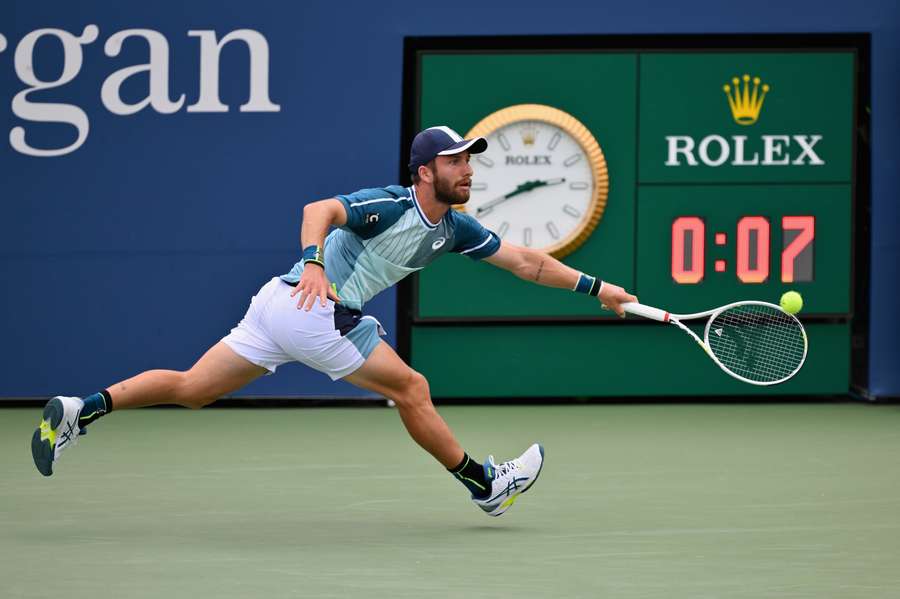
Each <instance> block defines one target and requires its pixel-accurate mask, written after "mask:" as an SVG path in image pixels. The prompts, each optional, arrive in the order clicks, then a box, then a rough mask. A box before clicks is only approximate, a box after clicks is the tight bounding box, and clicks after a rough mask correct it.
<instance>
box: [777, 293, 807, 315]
mask: <svg viewBox="0 0 900 599" xmlns="http://www.w3.org/2000/svg"><path fill="white" fill-rule="evenodd" d="M781 309H782V310H784V311H785V312H787V313H788V314H796V313H797V312H799V311H800V310H802V309H803V297H801V295H800V294H799V293H797V292H796V291H785V292H784V295H782V296H781Z"/></svg>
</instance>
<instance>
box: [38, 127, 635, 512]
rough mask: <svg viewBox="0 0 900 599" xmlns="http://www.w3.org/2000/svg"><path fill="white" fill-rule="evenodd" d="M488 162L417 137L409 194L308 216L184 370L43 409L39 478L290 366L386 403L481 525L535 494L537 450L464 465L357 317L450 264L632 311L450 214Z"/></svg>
mask: <svg viewBox="0 0 900 599" xmlns="http://www.w3.org/2000/svg"><path fill="white" fill-rule="evenodd" d="M485 149H487V140H486V139H484V138H483V137H478V138H475V139H463V138H462V137H460V136H459V135H458V134H457V133H456V132H454V131H453V130H452V129H450V128H448V127H432V128H429V129H425V130H424V131H422V132H420V133H419V134H418V135H416V137H415V139H414V140H413V144H412V150H411V161H410V164H409V168H410V173H411V175H412V181H413V184H412V186H411V187H401V186H396V185H392V186H388V187H384V188H375V189H363V190H361V191H357V192H355V193H352V194H349V195H340V196H337V197H335V198H331V199H326V200H321V201H317V202H313V203H311V204H309V205H307V206H306V207H305V208H304V209H303V223H302V227H301V233H300V239H301V244H302V247H303V256H302V259H301V260H300V261H299V262H297V263H296V264H295V265H294V267H293V268H292V269H291V270H290V272H288V273H286V274H283V275H281V276H279V277H274V278H273V279H272V280H270V281H269V282H267V283H266V284H265V285H263V286H262V288H261V289H260V290H259V291H258V292H257V294H256V295H255V296H254V297H253V299H252V300H251V302H250V307H249V308H248V310H247V313H246V314H245V315H244V318H243V319H242V320H241V321H240V323H239V324H238V325H237V326H236V327H235V328H233V329H232V330H231V332H230V333H229V334H228V335H227V336H225V338H223V339H222V340H221V341H220V342H219V343H217V344H215V345H214V346H213V347H212V348H210V349H209V351H207V352H206V353H205V354H204V355H203V356H202V357H201V358H200V359H199V361H197V363H196V364H194V366H193V367H192V368H191V369H190V370H188V371H185V372H178V371H173V370H150V371H147V372H143V373H141V374H139V375H137V376H135V377H133V378H130V379H127V380H125V381H122V382H119V383H116V384H115V385H112V386H111V387H108V388H107V389H104V390H102V391H100V392H99V393H95V394H93V395H91V396H89V397H86V398H84V399H81V398H78V397H63V396H58V397H54V398H53V399H51V400H50V401H49V402H47V404H46V406H45V407H44V411H43V415H42V418H41V422H40V425H39V427H38V428H37V429H36V430H35V431H34V434H33V437H32V442H31V450H32V455H33V457H34V463H35V465H36V466H37V469H38V470H39V471H40V472H41V474H43V475H45V476H50V475H51V474H52V473H53V467H54V464H55V463H56V461H57V460H58V459H59V457H60V454H61V453H62V452H63V451H64V450H66V449H68V448H69V447H72V446H73V445H74V444H75V442H76V441H77V439H78V436H79V434H80V433H83V432H84V431H85V427H86V426H87V425H89V424H90V423H91V422H93V421H94V420H96V419H98V418H100V417H101V416H103V415H105V414H108V413H109V412H111V411H112V410H113V409H116V410H124V409H128V408H138V407H142V406H152V405H157V404H173V403H174V404H180V405H182V406H187V407H190V408H201V407H203V406H205V405H208V404H210V403H212V402H214V401H215V400H216V399H217V398H219V397H221V396H223V395H226V394H228V393H231V392H233V391H235V390H237V389H240V388H241V387H243V386H244V385H246V384H248V383H249V382H251V381H253V380H254V379H256V378H257V377H259V376H262V375H264V374H270V373H274V372H275V370H276V369H277V368H278V367H279V366H280V365H282V364H285V363H287V362H292V361H297V362H302V363H303V364H306V365H307V366H310V367H311V368H314V369H316V370H318V371H320V372H323V373H325V374H327V375H328V376H330V377H331V378H332V379H333V380H337V379H344V380H345V381H348V382H350V383H353V384H354V385H356V386H358V387H361V388H363V389H366V390H369V391H374V392H375V393H378V394H381V395H383V396H384V397H387V398H389V399H392V400H393V401H394V402H395V403H396V405H397V408H398V410H399V412H400V418H401V419H402V420H403V424H404V425H405V426H406V430H407V431H408V432H409V434H410V435H411V436H412V438H413V439H414V440H415V441H416V442H417V443H418V444H419V445H421V446H422V448H424V449H425V450H426V451H428V452H429V453H430V454H431V455H432V456H434V457H435V459H437V460H438V461H439V462H440V463H441V464H443V465H444V467H446V468H447V469H448V470H449V471H450V472H451V473H452V474H453V476H455V477H456V478H457V480H459V481H460V482H461V483H462V484H463V485H465V486H466V488H467V489H468V490H469V491H470V492H471V496H472V501H474V502H475V504H476V505H477V506H478V507H480V508H481V509H482V510H484V511H485V512H487V513H488V514H489V515H491V516H499V515H501V514H502V513H504V512H505V511H506V510H507V509H508V508H509V507H510V506H511V505H512V504H513V502H514V501H515V500H516V499H517V498H518V496H519V495H520V494H521V493H524V492H525V491H526V490H528V489H529V488H530V487H531V485H533V484H534V482H535V481H536V480H537V478H538V475H539V474H540V472H541V467H542V466H543V461H544V450H543V448H542V447H541V446H540V445H538V444H536V443H535V444H534V445H532V446H531V447H529V448H528V449H527V450H526V451H525V453H523V454H522V455H521V456H519V457H518V458H516V459H513V460H510V461H507V462H503V463H501V464H497V463H495V462H494V459H493V457H492V456H488V458H487V460H486V461H484V462H483V463H479V462H478V461H476V460H473V459H472V458H471V457H470V456H469V455H468V454H467V453H466V452H465V451H463V449H462V447H460V445H459V443H458V442H457V440H456V438H455V437H454V436H453V433H452V432H451V431H450V428H449V427H448V426H447V424H446V423H445V422H444V420H443V419H442V418H441V416H440V415H439V414H438V413H437V411H436V410H435V408H434V405H432V402H431V395H430V392H429V389H428V381H427V380H426V379H425V377H424V376H422V375H421V374H420V373H418V372H416V371H415V370H413V369H412V368H410V367H409V366H408V365H406V364H405V363H404V362H403V361H402V360H401V359H400V357H399V356H398V355H397V354H396V352H394V350H393V349H392V348H391V346H390V345H388V344H387V343H385V342H384V341H383V340H381V339H380V336H382V335H384V330H383V329H382V327H381V324H380V323H379V322H378V321H377V320H376V319H375V318H373V317H372V316H364V315H363V314H362V312H361V310H362V308H363V305H364V304H365V302H366V301H368V300H369V299H371V298H372V297H374V296H375V295H376V294H378V293H379V292H380V291H382V290H384V289H386V288H388V287H390V286H391V285H394V284H395V283H396V282H397V281H399V280H400V279H402V278H403V277H405V276H407V275H409V274H410V273H413V272H415V271H417V270H420V269H422V268H424V267H425V266H427V265H428V264H430V263H431V262H432V261H434V260H435V259H436V258H438V257H440V256H441V255H442V254H445V253H447V252H456V253H459V254H463V255H465V256H468V257H469V258H472V259H474V260H486V261H487V262H489V263H490V264H493V265H495V266H498V267H500V268H503V269H505V270H508V271H510V272H512V273H513V274H515V275H516V276H518V277H520V278H522V279H525V280H528V281H532V282H535V283H538V284H540V285H546V286H549V287H560V288H563V289H569V290H573V291H575V292H578V293H584V294H587V295H591V296H594V297H596V298H598V299H599V300H600V302H601V303H602V305H603V306H604V307H608V308H609V309H612V310H614V311H616V313H618V314H619V315H623V311H622V308H621V306H620V304H621V303H623V302H629V301H636V298H635V297H634V296H633V295H630V294H628V293H626V292H625V291H624V290H623V289H622V288H620V287H617V286H616V285H613V284H611V283H607V282H602V281H600V280H599V279H597V278H595V277H593V276H590V275H587V274H584V273H581V272H578V271H576V270H573V269H572V268H569V267H568V266H565V265H564V264H562V263H561V262H559V261H558V260H555V259H554V258H552V257H550V256H549V255H547V254H545V253H542V252H539V251H536V250H532V249H528V248H524V247H517V246H514V245H511V244H509V243H507V242H505V241H501V240H500V239H499V238H498V236H497V235H496V234H495V233H493V232H491V231H488V230H487V229H485V228H484V227H482V226H481V224H479V223H478V221H477V220H475V219H474V218H473V217H471V216H469V215H467V214H465V213H462V212H457V211H455V210H451V206H452V205H453V204H464V203H465V202H467V201H468V199H469V191H470V189H471V184H472V168H471V166H470V165H469V157H470V155H471V154H477V153H480V152H484V151H485ZM332 227H334V229H333V230H331V232H330V233H329V230H330V229H332ZM326 236H327V237H326Z"/></svg>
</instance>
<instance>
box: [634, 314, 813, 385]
mask: <svg viewBox="0 0 900 599" xmlns="http://www.w3.org/2000/svg"><path fill="white" fill-rule="evenodd" d="M622 308H624V309H625V311H626V312H627V313H629V314H635V315H637V316H643V317H644V318H650V319H652V320H658V321H659V322H668V323H669V324H674V325H675V326H677V327H678V328H679V329H681V330H682V331H684V332H685V333H687V334H688V335H690V336H691V337H693V338H694V341H696V342H697V343H698V344H699V345H700V347H702V348H703V350H704V351H705V352H706V353H707V354H708V355H709V357H710V358H712V360H713V362H715V363H716V364H717V365H718V366H719V368H721V369H722V370H724V371H725V372H727V373H728V374H729V375H731V376H733V377H734V378H736V379H737V380H739V381H743V382H745V383H750V384H751V385H777V384H778V383H783V382H784V381H786V380H788V379H789V378H791V377H792V376H794V375H795V374H797V372H798V371H799V370H800V367H801V366H803V362H805V361H806V348H807V340H806V331H805V330H804V329H803V325H802V324H800V321H799V320H797V318H796V317H795V316H794V315H793V314H788V313H787V312H785V311H784V310H782V309H781V308H779V307H778V306H776V305H775V304H769V303H766V302H736V303H733V304H728V305H726V306H721V307H719V308H715V309H713V310H707V311H706V312H697V313H696V314H669V313H668V312H666V311H665V310H660V309H659V308H652V307H650V306H645V305H643V304H638V303H634V302H628V303H625V304H622ZM706 317H709V320H707V321H706V329H705V330H704V332H703V339H702V340H701V339H700V337H698V336H697V334H696V333H694V331H692V330H691V329H689V328H688V327H687V326H685V325H684V324H682V322H681V321H683V320H696V319H700V318H706Z"/></svg>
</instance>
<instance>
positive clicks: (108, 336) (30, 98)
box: [0, 0, 900, 397]
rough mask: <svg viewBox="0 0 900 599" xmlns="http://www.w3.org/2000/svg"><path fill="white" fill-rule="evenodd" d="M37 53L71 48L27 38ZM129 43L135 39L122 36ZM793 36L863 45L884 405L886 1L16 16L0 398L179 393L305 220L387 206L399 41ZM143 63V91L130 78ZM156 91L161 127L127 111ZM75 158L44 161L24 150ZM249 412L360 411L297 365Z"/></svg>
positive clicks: (889, 334)
mask: <svg viewBox="0 0 900 599" xmlns="http://www.w3.org/2000/svg"><path fill="white" fill-rule="evenodd" d="M90 26H94V27H90ZM42 29H55V30H61V31H65V32H68V33H67V34H64V33H62V32H61V31H57V32H56V33H54V32H46V33H44V34H43V35H39V34H34V33H32V32H35V31H37V30H42ZM127 30H141V31H142V33H130V34H129V33H125V34H119V35H116V34H117V33H118V32H122V31H127ZM238 30H253V31H255V32H258V34H259V35H258V36H257V37H254V36H253V34H251V33H245V34H243V35H244V36H245V38H244V39H247V40H248V41H249V42H250V43H249V47H253V48H254V51H255V53H251V52H249V51H248V43H244V42H241V41H237V42H232V43H229V44H228V45H226V46H224V47H223V49H222V51H221V55H220V56H219V59H220V62H221V75H220V79H219V81H218V87H219V99H220V103H221V104H222V105H226V106H227V107H228V110H227V112H213V111H211V110H213V108H211V107H214V105H215V104H216V102H215V99H214V98H212V97H206V98H204V97H203V96H202V95H201V89H202V88H203V86H204V78H203V77H202V76H201V72H202V71H203V69H201V66H203V67H204V69H205V71H203V72H205V73H206V76H207V77H209V76H210V74H211V73H212V72H213V71H214V69H212V68H211V67H210V64H209V63H206V64H203V65H201V55H202V49H203V48H204V44H206V46H205V47H206V50H209V49H210V46H209V44H213V45H214V42H215V41H221V40H222V38H223V37H224V36H225V35H227V34H229V33H230V32H235V31H238ZM807 31H808V32H871V33H872V184H873V185H872V187H873V188H872V212H873V231H872V281H871V285H872V293H871V362H870V387H871V391H872V393H874V394H876V395H900V368H898V366H900V334H898V333H900V317H898V314H897V310H896V306H897V303H898V300H897V297H898V292H900V283H898V281H900V240H898V233H900V202H898V198H900V173H898V169H897V167H896V164H897V156H900V110H898V109H897V107H898V106H900V78H898V76H897V74H898V73H900V8H898V5H897V3H896V2H894V1H893V0H873V1H870V2H864V3H860V2H849V1H840V2H837V1H830V2H829V1H821V0H819V1H815V2H813V1H807V0H802V1H801V0H794V1H781V2H757V3H754V4H752V5H743V4H727V3H722V2H719V1H711V0H690V1H682V2H677V3H673V2H668V1H664V0H639V1H633V2H628V3H621V2H607V1H601V2H587V1H585V2H572V1H566V0H560V1H557V2H553V3H546V2H535V1H532V0H521V1H518V2H514V3H512V2H510V3H507V2H496V3H489V2H481V3H466V2H457V3H450V4H447V3H437V2H393V3H391V2H389V3H384V2H379V3H372V2H334V3H333V2H303V3H300V2H298V3H288V2H266V1H259V0H257V1H256V2H246V1H241V2H238V1H231V0H219V1H216V2H196V1H195V2H189V3H176V2H155V3H149V2H148V3H123V2H112V1H108V2H107V1H103V2H101V1H94V2H81V3H71V2H59V1H54V2H42V3H34V2H24V1H21V0H14V1H12V2H6V3H3V5H2V6H0V129H2V134H3V135H2V143H0V209H2V219H0V268H2V273H3V277H2V283H0V284H2V286H3V289H2V295H0V308H2V310H0V330H2V332H3V338H4V341H5V343H3V346H2V349H0V397H13V396H17V397H31V396H42V395H48V394H55V393H66V394H83V393H87V392H91V391H94V390H96V389H98V388H100V387H101V386H105V385H109V384H112V383H113V382H115V381H117V380H119V379H121V378H124V377H127V376H130V375H132V374H135V373H137V372H139V371H141V370H145V369H148V368H176V369H184V368H187V367H189V366H190V365H191V364H192V363H193V361H194V360H195V359H196V358H197V357H198V356H199V355H200V353H201V352H203V351H204V350H205V349H206V348H207V347H208V346H210V345H211V344H213V343H214V342H216V341H217V340H218V339H220V338H221V337H222V336H223V335H224V334H226V333H227V332H228V330H229V329H230V328H231V327H232V326H233V325H234V324H235V323H236V322H237V320H238V319H239V318H240V316H241V315H242V314H243V312H244V310H245V308H246V306H247V304H248V302H249V299H250V297H251V295H252V294H253V292H254V291H255V290H256V289H258V287H259V286H260V285H262V284H263V283H264V282H265V281H266V280H268V279H269V278H270V277H272V276H274V275H277V274H280V273H282V272H285V271H287V270H288V269H290V267H291V265H292V264H293V262H294V261H295V260H296V259H297V256H298V253H299V249H298V235H299V226H300V216H301V213H302V208H303V205H304V204H305V203H307V202H310V201H313V200H316V199H320V198H323V197H329V196H331V195H334V194H336V193H341V192H347V191H353V190H355V189H358V188H361V187H366V186H373V185H383V184H388V183H394V182H395V178H396V173H397V172H398V160H399V155H398V148H399V135H400V116H401V115H400V98H401V70H402V59H403V39H404V36H424V35H511V34H586V33H587V34H604V33H619V34H621V33H728V32H771V33H780V32H807ZM153 32H156V33H155V34H154V33H153ZM190 32H193V33H190ZM203 32H206V33H203ZM29 36H30V37H29ZM213 36H215V37H213ZM77 37H81V42H79V41H78V40H77V39H76V38H77ZM111 38H113V39H111ZM123 38H124V39H123ZM260 39H262V42H260ZM35 40H36V41H35ZM254 44H255V45H254ZM31 46H33V48H31ZM151 48H152V50H151ZM264 48H267V49H268V56H267V57H265V61H267V63H268V64H267V66H268V69H267V72H268V80H267V81H265V80H264V77H263V76H262V75H260V73H261V72H263V71H260V70H259V69H257V70H256V71H254V70H253V66H254V65H253V64H252V61H251V58H250V57H251V56H254V58H255V60H258V61H259V62H260V64H265V63H264V58H263V57H262V52H263V49H264ZM211 56H212V53H209V52H207V59H211ZM151 61H152V62H153V71H152V74H148V73H147V72H141V73H135V74H133V75H131V76H126V75H128V73H130V71H124V72H123V71H122V69H127V68H129V67H133V66H135V65H145V64H147V63H148V62H151ZM29 65H31V66H32V68H33V70H31V69H29V68H28V67H29ZM257 66H258V65H257ZM253 72H255V73H256V75H257V77H256V82H255V84H254V86H253V90H254V91H253V93H251V92H250V91H249V90H250V84H249V80H250V73H253ZM114 74H118V75H116V76H114ZM111 76H114V77H112V81H111V80H110V78H111ZM116 77H118V78H119V79H122V81H121V86H119V87H116V81H117V79H116ZM41 82H43V84H42V83H41ZM54 82H64V83H63V84H61V85H58V86H56V85H54ZM205 85H206V87H207V88H208V89H207V90H206V91H207V92H209V91H210V90H212V89H214V85H215V82H214V81H212V80H211V79H208V80H206V81H205ZM827 86H828V82H827V74H824V73H823V80H822V89H823V93H827ZM29 87H33V88H35V89H34V91H31V92H28V93H24V94H23V93H22V92H23V90H27V89H28V88H29ZM42 87H46V89H40V88H42ZM148 88H153V90H154V91H153V94H152V95H151V99H152V101H153V103H152V104H151V105H148V106H145V107H143V108H141V106H140V103H141V102H142V101H144V100H145V99H146V98H147V97H148ZM254 93H255V94H257V96H256V97H255V100H254ZM473 93H477V90H473ZM182 96H183V101H182ZM244 104H249V106H247V107H246V110H244V111H241V110H240V109H239V106H241V105H244ZM53 105H69V108H67V107H65V106H62V107H61V106H53ZM129 105H136V106H133V107H129ZM192 106H193V108H191V107H192ZM82 111H83V112H82ZM127 112H133V114H119V113H127ZM40 121H50V122H40ZM66 123H73V124H66ZM23 132H24V139H23ZM79 143H80V145H79ZM23 144H24V146H23ZM75 145H78V147H77V149H72V150H71V151H66V152H64V153H62V154H61V155H59V156H54V157H37V156H32V155H29V154H28V150H27V148H36V149H37V150H57V151H62V149H65V148H67V147H74V146H75ZM26 146H27V148H26V151H22V148H23V147H26ZM17 147H18V148H19V149H16V148H17ZM404 183H405V182H404ZM395 303H396V296H395V294H394V292H393V291H388V292H385V293H384V294H382V296H380V297H379V298H377V299H376V300H375V301H373V302H372V303H371V304H370V306H369V307H368V312H370V313H372V314H373V315H375V316H377V317H378V318H379V319H381V321H382V322H383V323H384V324H385V326H386V327H387V329H388V330H389V331H391V337H390V340H391V341H393V339H394V336H393V334H394V333H395V331H394V329H395V318H394V310H395ZM241 395H273V396H327V395H331V396H363V394H362V393H361V392H360V391H358V390H355V389H354V388H352V387H350V386H349V385H346V384H343V383H340V384H332V383H331V382H330V381H329V380H328V379H327V378H326V377H325V376H324V375H320V374H318V373H315V372H313V371H310V370H308V369H306V368H305V367H301V366H298V365H293V366H289V367H285V368H284V372H281V371H279V374H278V375H276V376H274V377H264V378H263V379H261V380H260V381H258V382H256V383H254V384H253V385H251V386H250V387H248V388H247V389H245V390H244V391H243V392H241Z"/></svg>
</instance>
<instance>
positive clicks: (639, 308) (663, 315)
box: [622, 302, 669, 322]
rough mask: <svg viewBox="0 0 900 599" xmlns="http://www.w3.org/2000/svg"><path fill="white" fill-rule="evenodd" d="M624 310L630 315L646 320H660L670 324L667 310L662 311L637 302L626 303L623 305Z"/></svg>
mask: <svg viewBox="0 0 900 599" xmlns="http://www.w3.org/2000/svg"><path fill="white" fill-rule="evenodd" d="M622 308H624V309H625V311H626V312H628V313H629V314H635V315H637V316H643V317H644V318H649V319H651V320H658V321H659V322H669V313H668V312H666V311H665V310H660V309H659V308H654V307H652V306H645V305H644V304H638V303H637V302H626V303H624V304H622Z"/></svg>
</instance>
